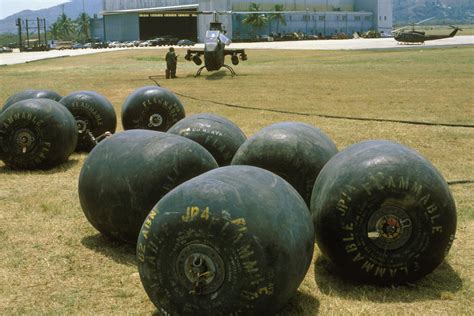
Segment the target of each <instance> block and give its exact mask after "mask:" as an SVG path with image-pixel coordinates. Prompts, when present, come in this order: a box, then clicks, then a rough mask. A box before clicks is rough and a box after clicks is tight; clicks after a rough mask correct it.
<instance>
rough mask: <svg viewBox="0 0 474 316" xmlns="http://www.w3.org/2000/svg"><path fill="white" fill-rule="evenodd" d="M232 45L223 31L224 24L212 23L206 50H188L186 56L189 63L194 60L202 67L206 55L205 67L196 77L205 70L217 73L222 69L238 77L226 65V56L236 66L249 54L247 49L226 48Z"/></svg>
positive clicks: (207, 36)
mask: <svg viewBox="0 0 474 316" xmlns="http://www.w3.org/2000/svg"><path fill="white" fill-rule="evenodd" d="M230 43H231V40H230V39H229V38H228V37H227V36H225V34H224V32H223V30H222V23H221V22H218V21H217V20H216V19H215V20H214V22H211V24H210V27H209V30H208V31H207V32H206V38H205V41H204V49H188V51H187V53H186V56H184V59H186V60H187V61H191V60H192V61H193V62H194V63H195V64H196V65H198V66H200V65H201V64H202V60H201V58H200V56H201V55H204V66H202V67H201V68H199V70H198V71H197V72H196V74H195V75H194V77H198V76H199V75H200V74H201V72H202V70H203V69H204V68H206V70H207V71H216V70H219V69H221V68H222V67H224V68H226V69H228V70H229V71H230V73H231V74H232V76H234V75H236V73H235V71H234V69H233V68H232V67H231V66H229V65H226V64H225V56H227V55H230V56H231V61H232V64H233V65H234V66H236V65H238V64H239V58H240V59H241V60H242V61H245V60H247V54H246V53H245V49H226V48H225V46H226V45H229V44H230Z"/></svg>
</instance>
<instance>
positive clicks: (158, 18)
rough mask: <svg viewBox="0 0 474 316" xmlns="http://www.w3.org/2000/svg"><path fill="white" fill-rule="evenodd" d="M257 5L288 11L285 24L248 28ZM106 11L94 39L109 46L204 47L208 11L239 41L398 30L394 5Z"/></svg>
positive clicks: (308, 3) (190, 3)
mask: <svg viewBox="0 0 474 316" xmlns="http://www.w3.org/2000/svg"><path fill="white" fill-rule="evenodd" d="M251 3H257V4H258V5H259V6H260V10H261V11H274V10H275V5H283V6H284V11H285V12H286V13H284V14H283V16H284V22H277V21H276V20H270V22H268V23H267V24H266V25H264V26H263V27H261V28H255V27H252V26H249V25H246V24H245V23H243V20H244V19H245V17H246V16H247V15H246V13H245V11H248V10H249V6H250V5H251ZM103 10H104V11H103V12H102V15H103V18H102V21H97V20H96V21H93V33H94V36H96V37H99V38H101V39H102V40H107V41H132V40H138V39H140V40H146V39H150V38H154V37H158V36H163V35H173V36H175V37H178V38H188V39H192V40H197V41H198V42H202V41H203V39H204V35H205V32H206V30H207V29H208V27H209V22H211V21H212V20H213V19H214V15H213V14H201V13H200V12H203V11H217V12H221V13H220V14H218V15H217V18H218V20H219V21H220V22H222V23H223V27H224V29H225V30H226V31H227V36H228V37H230V38H231V39H234V40H240V39H251V38H255V37H256V36H260V35H265V34H270V33H282V34H284V33H291V32H301V33H305V34H314V35H317V34H324V35H333V34H335V33H339V32H340V33H346V34H352V33H353V32H365V31H368V30H378V31H383V32H385V33H390V31H391V29H392V2H391V0H103ZM287 11H291V12H287ZM224 12H225V13H224Z"/></svg>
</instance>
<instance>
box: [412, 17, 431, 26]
mask: <svg viewBox="0 0 474 316" xmlns="http://www.w3.org/2000/svg"><path fill="white" fill-rule="evenodd" d="M434 18H435V16H432V17H431V18H427V19H424V20H421V21H419V22H416V23H413V24H414V25H418V24H422V23H425V22H428V21H431V20H433V19H434Z"/></svg>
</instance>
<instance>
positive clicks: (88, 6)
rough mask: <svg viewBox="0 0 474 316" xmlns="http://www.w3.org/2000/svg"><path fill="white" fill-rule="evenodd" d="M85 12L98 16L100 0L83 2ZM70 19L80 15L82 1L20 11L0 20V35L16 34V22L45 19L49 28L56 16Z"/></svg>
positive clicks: (100, 8) (100, 7) (76, 0)
mask: <svg viewBox="0 0 474 316" xmlns="http://www.w3.org/2000/svg"><path fill="white" fill-rule="evenodd" d="M84 4H85V6H84V7H85V12H86V13H87V14H88V15H89V16H91V17H92V16H94V14H97V15H98V14H99V13H100V12H101V11H102V0H85V1H84ZM63 5H64V13H65V14H66V15H67V16H68V17H70V18H71V19H73V20H74V19H76V18H77V17H78V16H79V14H81V13H82V8H83V7H82V0H71V1H69V2H68V1H67V0H64V3H63V4H58V5H55V6H52V7H49V8H45V9H40V10H22V11H20V12H17V13H15V14H12V15H10V16H7V17H6V18H4V19H2V20H0V33H15V34H16V33H17V32H18V31H17V27H16V20H17V19H18V18H21V19H29V20H36V18H40V19H46V25H47V26H48V27H49V26H50V25H51V24H53V23H54V22H55V21H56V19H57V18H58V16H60V15H61V14H62V12H63Z"/></svg>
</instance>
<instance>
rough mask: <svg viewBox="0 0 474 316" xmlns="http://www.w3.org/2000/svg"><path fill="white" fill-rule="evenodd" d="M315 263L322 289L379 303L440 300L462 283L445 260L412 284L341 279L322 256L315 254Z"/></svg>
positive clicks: (346, 296) (318, 281) (330, 292)
mask: <svg viewBox="0 0 474 316" xmlns="http://www.w3.org/2000/svg"><path fill="white" fill-rule="evenodd" d="M314 267H315V268H314V271H315V273H314V274H315V279H316V283H317V284H318V287H319V289H320V290H321V292H322V293H324V294H326V295H332V296H338V297H342V298H346V299H352V300H369V301H373V302H381V303H385V302H387V303H397V302H402V303H411V302H417V301H427V300H439V299H443V298H448V297H449V296H452V295H453V293H455V292H457V291H459V290H460V289H461V288H462V285H463V283H462V280H461V278H460V277H459V275H458V274H457V273H456V272H455V271H454V270H453V268H452V267H451V266H450V265H449V264H448V263H447V262H446V261H444V262H443V263H442V264H441V265H440V266H439V267H438V268H437V269H435V270H434V271H433V272H432V273H430V274H429V275H427V276H425V277H424V278H422V279H421V280H419V281H417V282H415V283H413V284H411V283H410V284H407V285H396V286H395V285H392V286H381V285H368V284H364V283H361V282H357V281H352V280H347V279H344V278H342V277H341V276H339V275H338V274H337V271H336V268H335V267H334V265H333V264H332V263H331V262H329V260H328V259H326V258H324V257H323V256H319V257H318V259H317V260H316V262H315V265H314Z"/></svg>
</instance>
